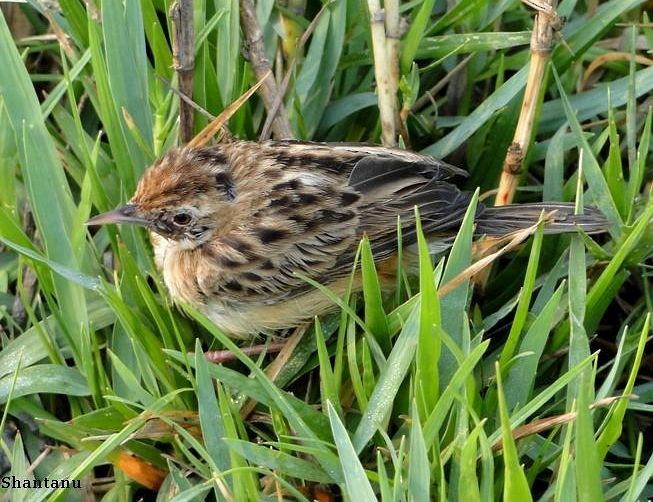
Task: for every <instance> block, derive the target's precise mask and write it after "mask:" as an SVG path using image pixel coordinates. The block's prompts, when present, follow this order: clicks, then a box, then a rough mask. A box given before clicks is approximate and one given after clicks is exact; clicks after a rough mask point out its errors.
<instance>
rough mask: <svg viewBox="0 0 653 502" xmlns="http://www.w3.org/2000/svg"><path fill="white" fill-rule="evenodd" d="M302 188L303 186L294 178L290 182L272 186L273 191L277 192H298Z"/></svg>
mask: <svg viewBox="0 0 653 502" xmlns="http://www.w3.org/2000/svg"><path fill="white" fill-rule="evenodd" d="M301 186H302V184H301V182H300V181H299V180H298V179H297V178H292V179H290V180H287V181H282V182H281V183H277V184H276V185H272V191H273V192H275V191H279V190H297V189H299V187H301Z"/></svg>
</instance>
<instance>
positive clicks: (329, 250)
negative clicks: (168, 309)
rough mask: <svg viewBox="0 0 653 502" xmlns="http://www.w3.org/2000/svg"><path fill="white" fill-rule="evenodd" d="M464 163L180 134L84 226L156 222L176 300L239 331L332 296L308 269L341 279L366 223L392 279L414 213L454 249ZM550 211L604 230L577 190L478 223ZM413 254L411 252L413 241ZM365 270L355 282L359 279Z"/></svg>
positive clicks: (354, 148) (308, 315)
mask: <svg viewBox="0 0 653 502" xmlns="http://www.w3.org/2000/svg"><path fill="white" fill-rule="evenodd" d="M464 176H467V172H466V171H465V170H463V169H460V168H458V167H455V166H452V165H450V164H447V163H445V162H443V161H441V160H438V159H436V158H434V157H431V156H428V155H422V154H419V153H415V152H410V151H406V150H401V149H395V148H387V147H383V146H378V145H370V144H349V143H316V142H302V141H294V140H293V141H290V140H283V141H266V142H252V141H244V140H238V141H233V142H230V143H224V144H219V145H216V146H209V147H181V148H176V149H171V150H169V151H167V152H166V153H165V154H163V155H162V156H161V157H160V158H159V159H158V160H157V161H156V162H155V163H154V164H153V165H151V166H150V167H149V168H148V169H147V170H146V171H145V172H144V174H143V175H142V177H141V179H140V181H139V182H138V186H137V188H136V191H135V194H134V195H133V197H132V198H131V199H130V200H129V202H128V203H127V204H126V205H124V206H122V207H120V208H118V209H116V210H113V211H109V212H107V213H103V214H100V215H97V216H95V217H93V218H91V219H90V220H89V221H88V222H87V224H88V225H104V224H133V225H140V226H143V227H146V228H147V229H148V230H149V231H150V236H151V242H152V246H153V252H154V261H155V263H156V265H157V267H158V268H159V270H160V271H161V272H162V275H163V278H164V282H165V284H166V287H167V289H168V291H169V294H170V295H171V297H172V299H173V300H174V301H177V302H179V301H183V302H185V303H187V304H189V305H191V306H193V307H195V308H196V309H197V310H199V311H200V312H202V313H203V314H205V315H206V316H207V317H208V318H209V319H210V320H211V321H213V323H215V324H216V325H217V327H218V328H219V329H221V330H222V331H223V332H224V333H226V334H228V335H229V336H231V337H234V338H249V337H256V336H258V335H260V334H270V333H275V332H279V331H280V330H286V329H287V328H291V327H295V326H299V325H302V324H303V323H306V322H308V321H310V320H312V319H313V318H314V317H315V316H316V315H320V314H323V313H326V312H328V311H329V310H331V309H333V308H334V305H333V302H332V301H331V300H330V299H329V298H328V297H327V296H326V295H324V294H323V293H322V292H321V291H320V290H319V289H317V288H315V287H313V286H312V285H310V284H309V282H308V281H306V278H310V279H312V280H313V281H316V282H318V283H321V284H323V285H325V286H327V287H329V288H330V289H331V290H332V291H333V292H334V293H335V294H339V295H340V294H343V293H344V292H345V291H346V290H347V286H348V284H349V278H350V274H351V271H352V265H353V263H354V260H355V256H356V253H357V249H358V246H359V242H360V240H361V239H362V238H363V237H364V236H366V237H367V238H368V239H369V242H370V246H371V250H372V253H373V256H374V258H375V263H376V265H377V268H378V271H379V276H380V278H381V281H382V283H384V284H390V283H392V282H393V281H392V278H393V274H394V273H395V271H396V266H397V262H396V260H397V249H398V244H399V243H398V242H397V239H398V237H397V235H398V232H397V226H398V221H399V222H400V223H399V225H400V226H401V230H402V231H401V236H402V237H401V240H402V242H401V246H402V248H404V247H406V248H407V249H409V248H410V246H411V245H414V244H415V243H416V241H417V230H416V212H415V210H414V208H415V207H417V208H418V213H419V218H420V222H421V226H422V229H423V232H424V234H425V235H426V236H427V238H428V240H429V242H430V249H434V250H437V251H439V252H442V251H446V249H447V248H449V247H450V246H451V245H452V243H453V240H454V238H455V235H456V233H457V231H458V230H459V228H460V225H461V222H462V220H463V217H464V215H465V212H466V211H467V208H468V205H469V203H470V201H471V199H472V193H471V192H467V191H463V190H461V189H459V188H458V187H457V186H456V185H455V184H454V183H453V178H455V177H464ZM543 212H545V213H550V214H549V215H548V218H547V220H546V225H545V232H546V233H565V232H575V231H577V230H578V229H581V230H582V231H584V232H586V233H590V234H591V233H599V232H603V231H605V230H606V228H607V222H606V219H605V217H604V216H603V214H602V213H601V212H600V211H599V210H598V209H594V208H586V209H585V211H584V214H582V215H575V214H574V205H573V204H571V203H563V202H555V203H528V204H514V205H507V206H502V207H489V206H486V205H485V204H483V203H482V202H479V203H478V205H477V207H476V213H475V219H474V223H475V235H476V236H483V235H485V236H504V235H507V234H510V233H511V232H515V231H518V230H520V229H524V228H527V227H530V226H532V225H534V224H535V223H537V222H538V220H539V219H540V218H541V217H542V214H543ZM406 254H407V255H409V253H406ZM360 288H361V284H360V280H358V281H356V283H355V285H354V289H360Z"/></svg>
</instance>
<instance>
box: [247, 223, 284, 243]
mask: <svg viewBox="0 0 653 502" xmlns="http://www.w3.org/2000/svg"><path fill="white" fill-rule="evenodd" d="M254 233H255V234H256V235H257V236H258V238H259V239H260V240H261V243H262V244H271V243H273V242H277V241H279V240H281V239H283V238H284V237H286V235H288V233H287V232H286V231H285V230H282V229H279V228H271V227H257V228H255V229H254Z"/></svg>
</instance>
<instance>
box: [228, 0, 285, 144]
mask: <svg viewBox="0 0 653 502" xmlns="http://www.w3.org/2000/svg"><path fill="white" fill-rule="evenodd" d="M240 19H241V23H242V27H243V32H244V33H245V38H246V40H247V50H248V55H249V60H250V64H251V65H252V69H253V70H254V74H255V75H256V78H257V80H262V79H263V78H264V77H265V76H266V75H267V74H268V72H269V71H270V70H271V65H270V61H268V59H267V58H266V57H265V47H263V33H262V32H261V28H260V26H259V25H258V21H257V20H256V10H255V8H254V4H253V3H252V0H240ZM279 92H280V91H279V88H278V86H277V83H276V81H275V80H274V79H273V78H266V79H265V81H264V82H263V85H262V86H261V90H260V94H261V98H262V99H263V105H264V106H265V110H266V111H267V113H268V114H271V115H274V119H273V121H272V133H273V134H274V136H275V137H276V138H277V139H288V138H293V137H294V135H293V132H292V129H291V127H290V121H289V120H288V114H287V112H286V108H285V107H284V106H283V105H279V106H278V107H275V106H274V102H275V99H276V98H277V95H278V94H279ZM275 108H276V109H275Z"/></svg>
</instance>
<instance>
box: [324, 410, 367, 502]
mask: <svg viewBox="0 0 653 502" xmlns="http://www.w3.org/2000/svg"><path fill="white" fill-rule="evenodd" d="M327 413H328V415H329V421H330V422H331V432H332V433H333V439H334V441H335V444H336V448H337V450H338V456H339V457H340V462H341V464H342V471H343V474H344V478H345V483H344V488H345V491H346V493H347V496H348V497H349V499H350V500H356V501H361V502H375V501H376V497H375V496H374V491H373V490H372V486H371V485H370V482H369V480H368V479H367V476H366V475H365V470H364V469H363V466H362V465H361V463H360V460H359V459H358V456H357V454H356V450H355V449H354V445H353V444H352V443H351V440H350V439H349V435H348V434H347V429H345V426H344V425H343V423H342V422H341V421H340V418H339V417H338V414H337V413H336V410H335V409H334V408H333V406H332V405H331V403H327Z"/></svg>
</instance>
